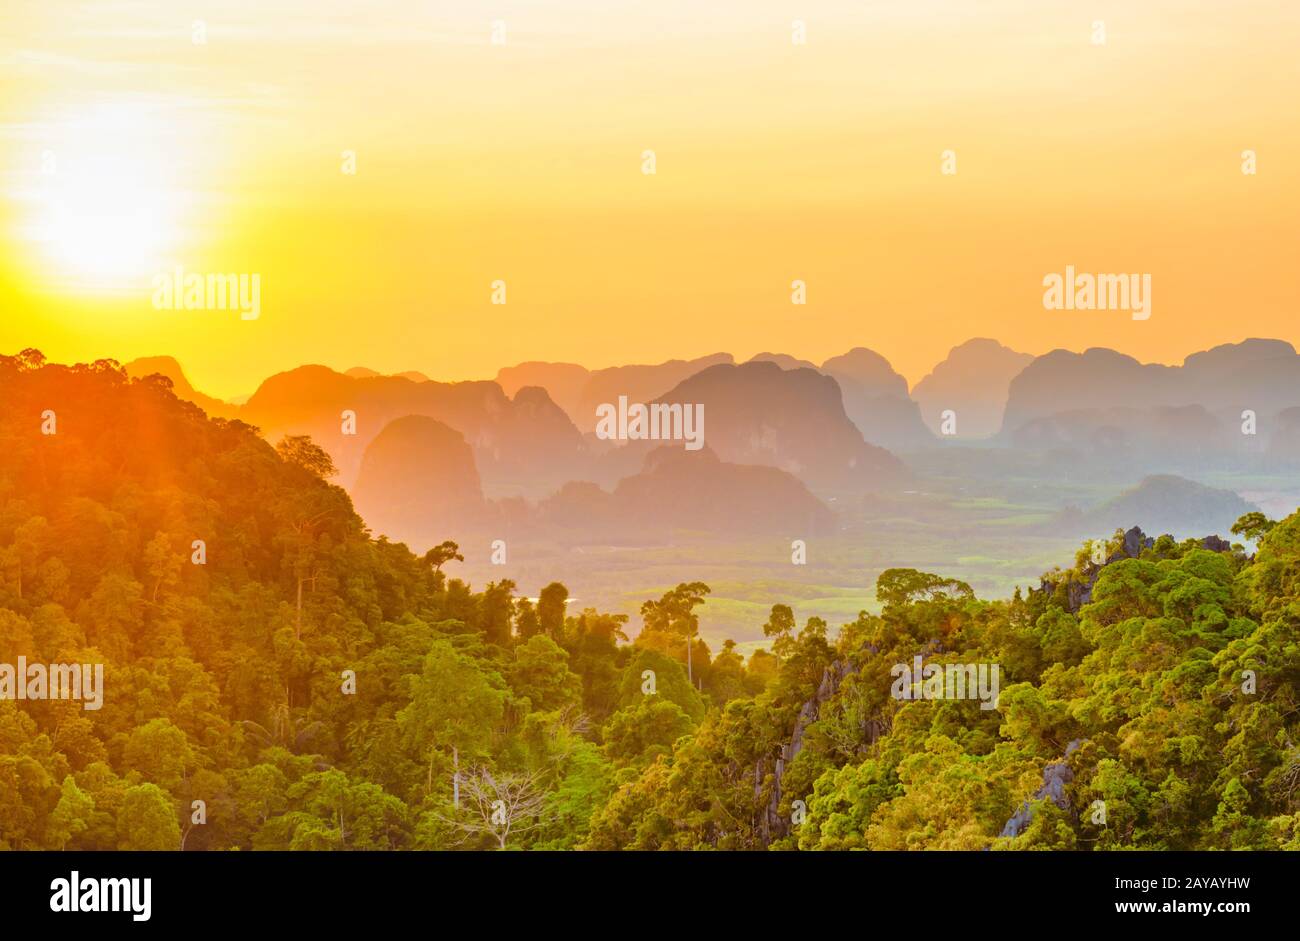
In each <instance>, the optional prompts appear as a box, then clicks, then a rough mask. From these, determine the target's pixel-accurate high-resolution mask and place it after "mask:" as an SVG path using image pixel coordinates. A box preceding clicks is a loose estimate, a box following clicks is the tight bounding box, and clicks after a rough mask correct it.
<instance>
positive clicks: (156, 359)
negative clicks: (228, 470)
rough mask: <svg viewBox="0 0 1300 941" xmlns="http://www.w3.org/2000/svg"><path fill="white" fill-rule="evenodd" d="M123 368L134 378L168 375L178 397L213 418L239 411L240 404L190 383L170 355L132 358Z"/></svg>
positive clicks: (231, 415)
mask: <svg viewBox="0 0 1300 941" xmlns="http://www.w3.org/2000/svg"><path fill="white" fill-rule="evenodd" d="M122 368H123V369H125V370H126V373H127V375H128V376H131V377H132V378H133V379H139V378H141V377H143V376H151V375H155V374H156V375H159V376H166V377H167V378H168V379H170V380H171V381H172V391H173V392H174V393H176V397H177V398H178V399H184V400H185V401H187V402H193V403H194V404H195V405H197V406H198V407H199V408H201V409H203V411H205V412H207V413H208V415H210V416H212V417H213V418H232V417H234V416H235V415H236V414H238V412H239V407H238V406H236V405H233V404H231V403H229V402H223V401H221V399H215V398H213V397H212V396H210V395H204V394H203V393H202V392H199V391H198V390H197V389H195V388H194V387H193V386H192V385H190V381H189V380H188V379H186V378H185V372H184V370H182V369H181V364H180V363H178V362H176V360H175V359H174V358H172V357H170V356H143V357H141V358H139V359H133V360H131V362H129V363H126V364H124V365H123V367H122Z"/></svg>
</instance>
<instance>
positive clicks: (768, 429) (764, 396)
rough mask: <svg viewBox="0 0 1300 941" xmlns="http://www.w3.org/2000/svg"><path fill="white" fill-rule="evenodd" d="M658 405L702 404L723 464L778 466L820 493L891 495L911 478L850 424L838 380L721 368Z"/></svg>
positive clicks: (801, 372) (707, 437) (763, 367)
mask: <svg viewBox="0 0 1300 941" xmlns="http://www.w3.org/2000/svg"><path fill="white" fill-rule="evenodd" d="M657 401H660V402H664V403H670V404H671V403H683V404H688V403H690V404H693V403H703V405H704V416H705V421H704V429H705V431H704V441H705V444H706V445H707V446H708V447H709V448H712V449H713V451H714V452H715V453H716V454H717V455H718V457H719V458H720V459H721V460H723V461H729V462H733V463H737V464H766V465H768V466H771V467H778V468H780V469H781V470H784V471H787V472H788V473H791V474H794V475H795V476H796V477H798V478H799V479H800V480H802V481H803V482H804V483H806V484H807V485H808V486H809V487H812V488H813V489H814V490H815V491H822V492H825V491H842V490H849V491H853V492H861V491H862V490H864V489H868V490H869V489H874V488H882V487H883V488H890V487H893V486H894V485H896V484H897V483H899V482H900V481H901V480H902V479H904V477H905V476H906V472H905V470H904V468H903V464H902V462H901V461H899V460H898V458H896V457H894V455H893V454H891V453H890V452H889V451H887V450H885V449H884V448H880V447H876V446H875V445H872V444H868V443H867V442H866V441H865V440H864V439H863V437H862V433H861V432H860V431H859V430H858V429H857V427H855V426H854V424H853V423H852V422H851V421H849V418H848V415H847V414H846V413H845V411H844V403H843V400H842V397H841V393H840V388H839V385H838V384H837V383H836V382H835V380H834V379H832V378H831V377H830V376H826V375H822V374H821V373H818V372H816V371H814V370H811V369H790V370H784V369H782V368H781V367H780V366H778V365H777V364H776V363H771V362H757V363H753V362H751V363H744V364H741V365H734V364H729V363H721V364H719V365H717V366H711V367H709V368H708V369H705V370H704V371H703V372H699V373H696V374H695V375H693V376H691V377H690V378H688V379H686V380H684V381H682V382H680V383H678V384H677V385H676V386H675V387H673V388H672V389H671V390H670V391H669V392H667V393H665V394H664V395H662V396H660V397H659V399H658V400H657ZM644 450H649V449H648V448H645V449H644Z"/></svg>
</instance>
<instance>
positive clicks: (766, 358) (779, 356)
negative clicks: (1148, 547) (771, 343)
mask: <svg viewBox="0 0 1300 941" xmlns="http://www.w3.org/2000/svg"><path fill="white" fill-rule="evenodd" d="M748 362H751V363H776V364H777V365H778V366H780V367H781V368H782V369H817V368H818V366H817V364H816V363H810V362H808V360H806V359H795V358H794V357H793V356H791V355H789V354H788V353H756V354H754V355H753V356H751V357H750V358H749V359H748Z"/></svg>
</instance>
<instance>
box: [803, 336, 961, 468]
mask: <svg viewBox="0 0 1300 941" xmlns="http://www.w3.org/2000/svg"><path fill="white" fill-rule="evenodd" d="M821 370H822V372H824V373H825V374H826V375H828V376H831V377H832V378H834V379H835V381H836V382H838V383H839V386H840V392H841V393H842V395H843V398H844V411H845V412H846V413H847V414H848V416H849V420H850V421H852V422H853V424H855V425H857V426H858V430H859V431H861V432H862V436H863V437H864V438H866V439H867V440H868V441H870V442H871V443H872V444H878V445H880V446H881V447H883V448H889V449H891V450H896V451H897V450H909V449H913V448H923V447H926V446H929V445H933V444H934V443H935V441H934V436H933V435H932V434H930V432H929V430H928V429H927V428H926V427H925V424H924V422H923V421H922V420H921V410H920V408H919V407H918V406H917V403H916V402H914V401H912V398H911V397H910V396H909V395H908V394H907V380H906V379H904V378H903V377H902V376H900V375H899V374H898V373H896V372H895V371H894V367H893V366H891V365H890V364H889V360H887V359H885V357H883V356H881V355H880V354H879V353H877V352H875V351H873V350H869V349H866V348H864V347H860V346H859V347H856V348H854V349H852V350H849V352H847V353H844V354H843V355H841V356H832V357H831V358H830V359H828V360H826V362H824V363H822V366H821Z"/></svg>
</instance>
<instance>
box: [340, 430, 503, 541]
mask: <svg viewBox="0 0 1300 941" xmlns="http://www.w3.org/2000/svg"><path fill="white" fill-rule="evenodd" d="M352 502H353V504H354V505H355V506H356V508H357V512H358V513H360V514H361V516H362V518H363V519H364V520H365V521H366V523H367V525H369V527H370V528H371V530H372V531H373V532H375V533H376V534H383V535H386V536H388V537H389V538H391V539H393V540H394V541H403V542H411V543H416V544H419V543H421V541H422V540H424V541H428V540H429V539H431V538H433V535H434V534H438V533H447V534H448V535H451V534H458V532H463V531H464V529H466V528H468V527H473V526H475V525H477V524H478V523H479V522H480V520H481V519H482V517H483V516H484V514H485V512H486V510H487V506H486V503H485V501H484V499H483V488H482V486H481V484H480V482H479V475H478V470H477V468H476V467H475V466H474V452H473V450H472V449H471V448H470V446H469V445H468V444H466V443H465V438H464V436H462V435H461V433H460V432H458V431H456V430H455V429H454V428H451V427H449V426H448V425H445V424H443V423H442V422H440V421H438V420H437V419H435V418H429V417H428V416H426V415H406V416H404V417H402V418H398V419H395V420H393V421H391V422H389V423H388V424H386V425H385V426H384V428H383V430H381V431H380V432H379V434H378V435H376V436H375V438H374V440H373V441H371V442H370V444H369V445H368V446H367V447H366V450H365V454H364V456H363V457H362V460H361V469H360V472H359V473H358V474H357V481H356V484H355V485H354V486H353V487H352Z"/></svg>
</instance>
